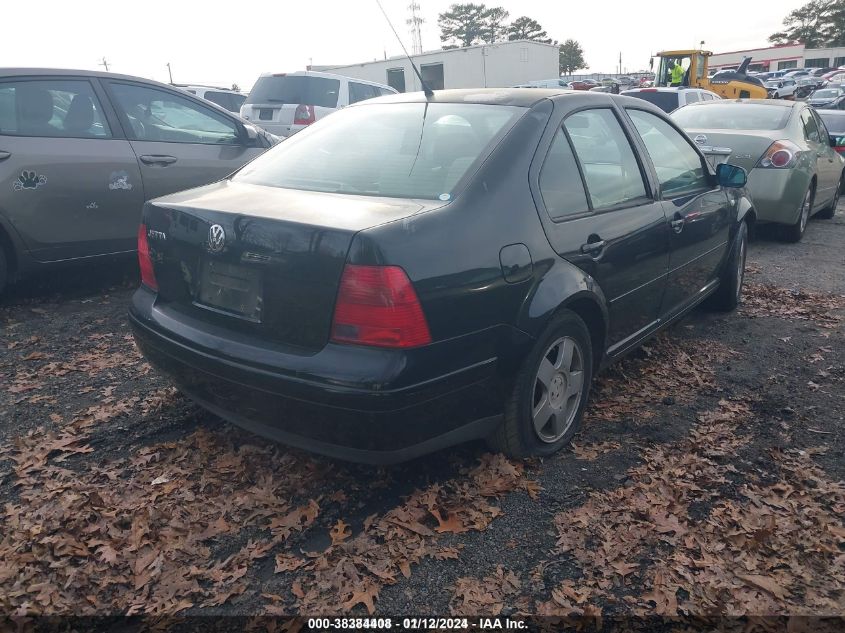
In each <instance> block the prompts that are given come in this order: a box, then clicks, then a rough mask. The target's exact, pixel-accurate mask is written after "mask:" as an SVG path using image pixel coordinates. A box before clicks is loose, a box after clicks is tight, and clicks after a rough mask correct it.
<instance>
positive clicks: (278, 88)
mask: <svg viewBox="0 0 845 633" xmlns="http://www.w3.org/2000/svg"><path fill="white" fill-rule="evenodd" d="M339 92H340V81H338V80H337V79H329V78H327V77H311V76H309V75H273V76H271V77H259V79H258V81H257V82H255V86H253V88H252V90H251V91H250V93H249V96H248V97H247V98H246V103H279V104H285V103H288V104H292V105H300V104H304V105H312V106H318V107H320V108H336V107H337V96H338V93H339Z"/></svg>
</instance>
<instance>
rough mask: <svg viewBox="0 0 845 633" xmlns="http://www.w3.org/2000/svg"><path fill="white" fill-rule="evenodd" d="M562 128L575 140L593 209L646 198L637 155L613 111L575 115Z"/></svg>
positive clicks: (598, 110) (585, 111)
mask: <svg viewBox="0 0 845 633" xmlns="http://www.w3.org/2000/svg"><path fill="white" fill-rule="evenodd" d="M563 125H564V127H565V128H566V132H567V134H568V135H569V138H570V139H572V146H573V148H574V149H575V154H576V156H577V157H578V162H579V163H580V165H581V170H582V171H583V173H584V181H585V183H586V185H587V192H588V194H589V197H590V198H589V199H590V202H591V203H592V207H593V208H594V209H601V208H605V207H612V206H616V205H620V204H625V203H626V202H630V201H632V200H636V199H637V198H643V197H645V196H646V189H645V184H644V183H643V178H642V174H641V172H640V167H639V164H638V163H637V159H636V157H635V156H634V151H633V149H631V144H630V143H629V142H628V138H627V137H626V136H625V132H624V131H623V130H622V126H621V125H620V124H619V121H618V120H617V118H616V115H614V114H613V112H612V111H611V110H609V109H596V110H584V111H582V112H576V113H575V114H571V115H569V116H568V117H567V118H566V120H565V121H564V122H563Z"/></svg>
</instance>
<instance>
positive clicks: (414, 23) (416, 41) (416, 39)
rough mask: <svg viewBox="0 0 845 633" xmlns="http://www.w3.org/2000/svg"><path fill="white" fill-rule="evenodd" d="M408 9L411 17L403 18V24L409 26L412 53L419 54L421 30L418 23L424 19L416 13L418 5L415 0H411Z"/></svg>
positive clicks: (420, 49) (420, 50)
mask: <svg viewBox="0 0 845 633" xmlns="http://www.w3.org/2000/svg"><path fill="white" fill-rule="evenodd" d="M408 10H409V11H410V12H411V17H410V18H408V19H407V20H405V24H407V25H408V26H410V27H411V50H412V52H413V54H414V55H419V54H420V53H422V31H421V30H420V25H421V24H422V23H423V22H425V20H424V19H423V18H421V17H419V16H418V15H417V11H419V10H420V5H419V3H418V2H416V0H411V4H409V5H408Z"/></svg>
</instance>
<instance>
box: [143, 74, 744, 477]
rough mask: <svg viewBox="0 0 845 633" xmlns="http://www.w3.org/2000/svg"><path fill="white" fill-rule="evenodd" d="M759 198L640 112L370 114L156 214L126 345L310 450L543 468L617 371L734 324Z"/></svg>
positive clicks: (617, 105)
mask: <svg viewBox="0 0 845 633" xmlns="http://www.w3.org/2000/svg"><path fill="white" fill-rule="evenodd" d="M744 184H745V173H744V172H743V171H742V170H741V169H740V168H738V167H733V166H730V165H720V166H719V168H718V171H717V172H716V173H713V172H712V171H711V170H710V168H709V167H708V163H707V161H706V160H705V158H704V156H703V155H702V154H701V153H700V152H699V150H698V149H697V148H696V147H695V146H694V144H693V143H691V142H690V140H689V139H688V138H687V137H686V136H685V135H684V133H683V132H681V131H680V130H679V129H678V128H677V127H676V126H675V125H674V124H673V123H672V122H671V121H670V120H669V119H668V118H667V117H666V116H665V115H664V113H663V112H662V111H660V110H659V109H657V108H656V107H654V106H652V105H651V104H649V103H647V102H645V101H642V100H641V99H633V98H627V97H619V96H614V95H609V94H595V93H590V94H586V93H562V92H559V91H552V90H539V89H537V90H534V89H532V90H526V89H514V90H445V91H439V92H436V93H434V96H430V97H428V98H427V97H426V96H425V95H424V94H422V93H419V94H403V95H396V96H391V97H384V98H379V99H373V100H370V101H366V102H364V103H362V104H360V105H355V106H353V107H350V108H346V109H344V110H342V111H340V112H337V113H335V114H333V115H332V116H330V117H327V118H326V119H324V120H322V121H320V122H318V123H316V124H314V125H312V126H310V127H309V128H308V129H306V130H304V131H302V132H300V133H298V134H297V135H296V136H294V137H292V138H290V139H289V140H287V141H285V142H284V143H282V144H281V145H279V146H278V147H276V148H275V149H272V150H270V151H268V152H267V153H266V154H264V155H262V156H261V157H259V158H257V159H256V160H254V161H252V162H251V163H249V164H247V165H246V166H245V167H243V168H242V169H240V170H239V171H238V172H237V173H235V174H234V175H232V176H230V177H228V178H226V179H225V180H222V181H220V182H217V183H215V184H211V185H207V186H204V187H200V188H198V189H192V190H190V191H185V192H182V193H178V194H173V195H169V196H166V197H163V198H159V199H157V200H154V201H151V202H149V203H147V204H146V206H145V208H144V213H143V219H142V224H141V226H140V229H139V231H138V251H139V257H140V265H141V272H142V282H143V283H142V286H141V287H140V289H139V290H138V291H137V292H136V293H135V295H134V297H133V300H132V305H131V308H130V318H131V323H132V326H133V329H134V332H135V336H136V339H137V341H138V344H139V346H140V348H141V350H142V351H143V353H144V354H145V356H146V357H147V358H148V359H149V361H150V362H151V363H152V364H153V365H154V366H155V367H157V368H158V369H160V370H161V371H163V372H164V373H166V374H168V375H169V376H171V377H172V379H173V381H174V382H175V383H176V384H177V385H178V386H179V387H180V388H181V389H182V390H183V391H184V392H185V393H186V394H187V395H188V396H190V397H191V398H192V399H194V400H195V401H197V402H198V403H200V404H201V405H202V406H203V407H205V408H207V409H208V410H210V411H212V412H214V413H216V414H218V415H219V416H221V417H223V418H225V419H227V420H230V421H231V422H233V423H235V424H237V425H240V426H242V427H244V428H246V429H249V430H251V431H253V432H255V433H258V434H261V435H264V436H266V437H269V438H273V439H276V440H280V441H282V442H284V443H287V444H289V445H292V446H298V447H303V448H307V449H310V450H313V451H316V452H320V453H324V454H327V455H331V456H337V457H341V458H345V459H350V460H355V461H365V462H372V463H389V462H396V461H401V460H405V459H409V458H412V457H414V456H417V455H420V454H423V453H426V452H429V451H433V450H436V449H438V448H441V447H444V446H448V445H452V444H456V443H459V442H462V441H465V440H469V439H473V438H488V439H489V440H490V441H491V443H492V444H493V446H494V447H496V448H498V449H501V450H503V451H505V452H506V453H508V454H509V455H513V456H527V455H548V454H551V453H553V452H555V451H557V450H558V449H560V448H561V447H562V446H564V445H565V444H567V443H568V442H569V440H570V438H571V437H572V436H573V435H574V434H575V432H576V431H577V429H578V428H579V425H580V421H581V416H582V414H583V411H584V407H585V405H586V402H587V395H588V391H589V386H590V382H591V380H592V378H593V376H594V374H595V373H596V371H597V370H598V369H600V368H601V367H602V366H604V365H606V364H607V363H609V362H611V361H613V360H614V359H616V358H619V357H620V356H621V355H623V354H624V353H625V352H627V351H629V350H631V349H632V348H634V347H635V346H637V345H639V344H640V343H641V342H642V341H643V340H644V339H646V338H647V337H649V336H650V335H652V334H654V333H655V332H656V331H657V330H658V329H660V328H661V327H664V326H666V325H667V324H669V323H671V322H672V321H673V320H675V319H677V318H679V317H681V316H682V315H683V314H684V313H686V312H687V311H688V310H690V309H691V308H692V307H694V306H695V305H696V304H698V303H699V302H701V301H703V300H704V299H709V300H710V302H711V303H713V304H714V305H716V306H717V307H719V308H721V309H731V308H733V307H735V306H736V305H737V302H738V301H739V298H740V292H741V287H742V280H743V269H744V264H745V253H746V243H747V236H748V228H747V227H748V225H749V224H750V223H752V222H753V221H754V211H753V208H752V206H751V203H750V201H749V199H748V198H747V197H746V196H745V194H744V191H743V189H742V187H743V185H744Z"/></svg>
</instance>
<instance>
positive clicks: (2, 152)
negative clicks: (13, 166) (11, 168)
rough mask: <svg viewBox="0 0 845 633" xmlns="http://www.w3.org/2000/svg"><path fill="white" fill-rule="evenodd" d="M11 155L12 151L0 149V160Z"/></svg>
mask: <svg viewBox="0 0 845 633" xmlns="http://www.w3.org/2000/svg"><path fill="white" fill-rule="evenodd" d="M11 155H12V152H4V151H2V150H0V160H6V159H7V158H9V156H11Z"/></svg>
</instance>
